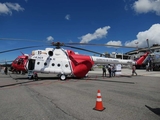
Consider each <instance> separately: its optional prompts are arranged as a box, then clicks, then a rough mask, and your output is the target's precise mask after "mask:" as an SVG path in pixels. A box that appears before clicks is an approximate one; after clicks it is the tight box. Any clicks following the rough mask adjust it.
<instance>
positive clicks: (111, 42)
mask: <svg viewBox="0 0 160 120" xmlns="http://www.w3.org/2000/svg"><path fill="white" fill-rule="evenodd" d="M106 45H113V46H114V45H115V46H122V42H121V41H119V40H118V41H109V42H108V43H106Z"/></svg>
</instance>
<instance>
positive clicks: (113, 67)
mask: <svg viewBox="0 0 160 120" xmlns="http://www.w3.org/2000/svg"><path fill="white" fill-rule="evenodd" d="M115 72H116V68H115V64H113V65H112V68H111V74H112V77H115Z"/></svg>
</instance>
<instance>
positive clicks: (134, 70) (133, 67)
mask: <svg viewBox="0 0 160 120" xmlns="http://www.w3.org/2000/svg"><path fill="white" fill-rule="evenodd" d="M134 74H136V75H137V72H136V66H135V65H133V66H132V76H133V75H134Z"/></svg>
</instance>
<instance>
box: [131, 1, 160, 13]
mask: <svg viewBox="0 0 160 120" xmlns="http://www.w3.org/2000/svg"><path fill="white" fill-rule="evenodd" d="M133 9H134V10H135V12H136V13H148V12H155V13H156V14H157V15H160V0H138V1H136V2H134V4H133Z"/></svg>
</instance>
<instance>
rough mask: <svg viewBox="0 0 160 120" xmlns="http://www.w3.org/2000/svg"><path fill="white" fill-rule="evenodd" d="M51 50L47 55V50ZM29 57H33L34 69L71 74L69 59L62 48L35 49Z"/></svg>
mask: <svg viewBox="0 0 160 120" xmlns="http://www.w3.org/2000/svg"><path fill="white" fill-rule="evenodd" d="M49 51H53V55H52V56H49V54H48V52H49ZM32 53H33V54H34V55H32V56H31V57H30V59H35V66H34V71H37V72H45V73H57V74H66V75H67V74H71V65H70V60H69V58H68V56H67V53H66V51H65V50H63V49H53V48H46V50H35V51H33V52H32Z"/></svg>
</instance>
